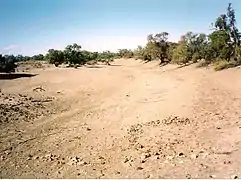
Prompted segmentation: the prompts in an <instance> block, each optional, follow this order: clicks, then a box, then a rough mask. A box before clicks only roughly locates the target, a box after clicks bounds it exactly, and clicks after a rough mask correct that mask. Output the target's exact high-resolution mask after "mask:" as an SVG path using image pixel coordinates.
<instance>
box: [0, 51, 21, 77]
mask: <svg viewBox="0 0 241 180" xmlns="http://www.w3.org/2000/svg"><path fill="white" fill-rule="evenodd" d="M15 61H16V59H15V57H14V56H13V55H10V56H2V54H0V72H4V73H11V72H15V68H16V67H17V65H16V64H15Z"/></svg>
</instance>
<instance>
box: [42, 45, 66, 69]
mask: <svg viewBox="0 0 241 180" xmlns="http://www.w3.org/2000/svg"><path fill="white" fill-rule="evenodd" d="M46 59H48V60H49V63H51V64H54V65H55V66H56V67H57V66H59V65H60V64H62V63H64V62H65V58H64V53H63V52H62V51H59V50H55V49H49V50H48V54H47V55H46Z"/></svg>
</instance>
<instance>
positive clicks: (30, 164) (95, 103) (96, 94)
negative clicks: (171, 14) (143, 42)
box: [0, 59, 241, 179]
mask: <svg viewBox="0 0 241 180" xmlns="http://www.w3.org/2000/svg"><path fill="white" fill-rule="evenodd" d="M29 73H33V74H35V76H33V77H24V78H17V79H11V80H7V79H5V80H0V88H1V92H0V158H1V159H0V170H1V171H0V177H1V178H233V179H235V178H239V177H241V71H240V69H238V68H234V69H229V70H225V71H221V72H214V71H213V70H211V69H210V68H196V65H190V66H187V67H183V68H178V67H176V66H174V65H167V66H164V67H158V65H157V63H155V62H150V63H143V62H141V61H138V60H132V59H128V60H127V59H119V60H116V61H115V62H114V63H113V65H111V66H103V65H98V66H94V67H91V66H89V67H80V68H78V69H74V68H53V67H47V68H44V69H43V68H38V69H31V70H30V71H29Z"/></svg>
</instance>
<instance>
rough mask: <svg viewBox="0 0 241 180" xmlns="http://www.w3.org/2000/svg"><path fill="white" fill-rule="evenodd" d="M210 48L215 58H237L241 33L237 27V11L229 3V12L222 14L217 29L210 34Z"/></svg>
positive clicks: (217, 21)
mask: <svg viewBox="0 0 241 180" xmlns="http://www.w3.org/2000/svg"><path fill="white" fill-rule="evenodd" d="M209 38H210V50H211V51H212V52H214V59H224V60H227V61H230V59H231V58H234V59H237V56H238V52H237V49H238V47H239V46H240V41H241V35H240V33H239V31H238V28H237V27H236V18H235V11H234V9H233V8H232V5H231V3H229V5H228V8H227V13H226V14H222V15H220V16H219V17H218V18H217V19H216V22H215V29H214V31H213V32H212V33H211V34H210V35H209Z"/></svg>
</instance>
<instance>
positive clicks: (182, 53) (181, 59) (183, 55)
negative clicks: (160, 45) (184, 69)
mask: <svg viewBox="0 0 241 180" xmlns="http://www.w3.org/2000/svg"><path fill="white" fill-rule="evenodd" d="M189 60H190V57H189V53H188V47H187V44H186V42H185V41H184V40H183V39H182V40H181V41H179V43H178V45H177V47H176V48H175V49H174V50H173V62H175V63H177V64H187V63H188V61H189Z"/></svg>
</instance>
